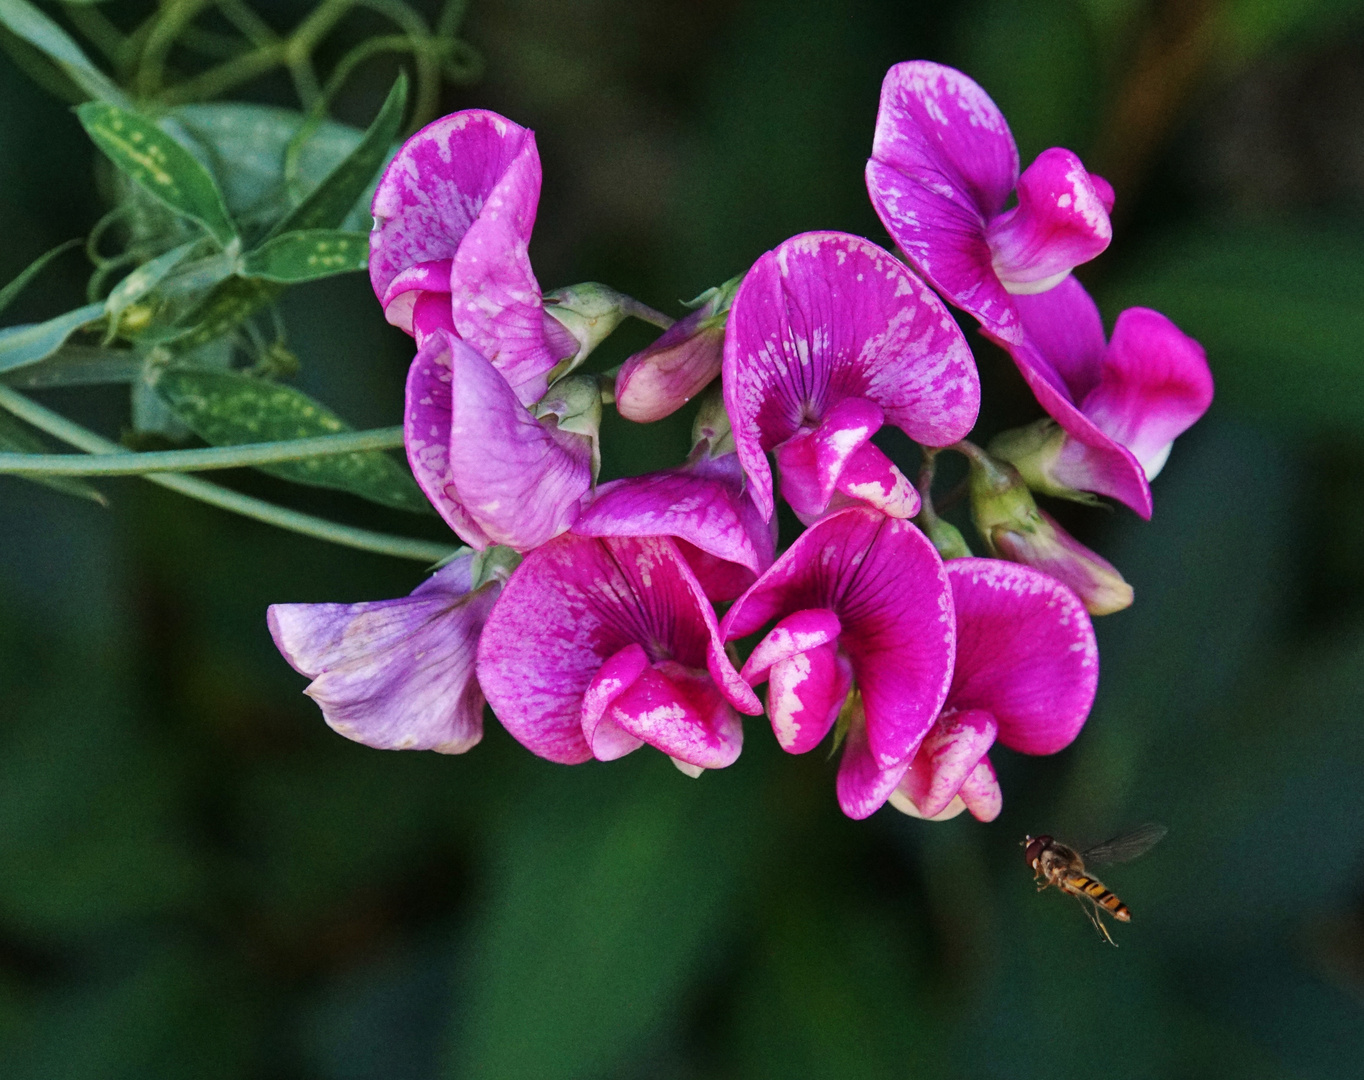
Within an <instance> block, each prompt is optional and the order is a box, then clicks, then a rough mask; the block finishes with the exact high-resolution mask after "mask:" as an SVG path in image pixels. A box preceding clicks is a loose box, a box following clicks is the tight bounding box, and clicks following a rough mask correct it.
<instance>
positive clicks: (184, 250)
mask: <svg viewBox="0 0 1364 1080" xmlns="http://www.w3.org/2000/svg"><path fill="white" fill-rule="evenodd" d="M199 243H200V241H198V240H191V241H189V242H188V243H186V244H181V245H180V246H179V247H177V248H171V250H170V251H167V252H166V253H165V254H163V255H158V256H157V257H156V258H154V259H152V260H151V261H150V262H145V263H143V264H142V265H141V266H139V267H138V268H137V269H136V270H134V271H133V272H132V273H131V274H129V275H128V276H127V277H125V278H124V279H123V280H122V281H120V282H119V283H118V284H117V285H115V286H114V288H113V290H112V291H111V292H110V293H109V295H108V296H107V297H105V298H104V312H105V314H106V315H107V316H108V317H109V326H108V329H107V330H106V331H105V334H104V344H106V345H108V344H109V343H110V342H111V341H113V340H114V338H115V337H116V336H118V333H119V330H120V329H121V328H120V326H119V322H120V320H121V319H122V318H123V314H124V312H126V311H127V310H128V309H129V308H130V307H132V306H133V305H134V304H136V303H137V302H138V301H139V300H141V299H142V298H143V297H144V296H146V295H147V294H148V293H149V292H151V291H152V290H153V289H155V288H156V287H157V286H158V285H160V284H161V282H162V281H164V280H165V278H166V275H167V274H169V273H170V272H171V271H172V270H174V269H175V268H176V267H177V266H179V265H180V264H181V263H182V262H184V261H185V259H186V258H188V256H189V254H190V252H191V251H193V250H194V249H195V247H197V246H198V245H199ZM122 329H125V330H127V331H128V332H129V335H130V336H132V335H134V334H136V331H137V329H139V327H128V328H122Z"/></svg>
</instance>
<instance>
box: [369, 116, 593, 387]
mask: <svg viewBox="0 0 1364 1080" xmlns="http://www.w3.org/2000/svg"><path fill="white" fill-rule="evenodd" d="M539 201H540V155H539V152H538V151H537V149H536V146H535V134H534V132H532V131H530V130H529V129H527V128H524V127H522V126H521V125H520V124H515V123H513V122H512V121H510V120H508V119H506V118H505V117H503V116H499V115H498V114H497V113H494V112H489V111H487V110H486V109H466V110H465V111H463V112H457V113H452V114H451V115H449V116H444V117H442V118H441V119H439V120H436V121H433V122H432V123H430V124H427V125H426V127H424V128H422V129H421V130H420V131H418V132H417V133H416V134H415V135H413V136H412V137H411V138H410V139H408V140H407V142H405V143H404V144H403V145H402V147H401V148H400V149H399V151H398V153H397V155H396V156H395V157H394V159H393V161H392V162H391V163H390V164H389V166H388V168H387V169H385V170H384V174H383V176H382V177H380V179H379V185H378V187H377V188H376V189H375V192H374V202H373V205H372V211H373V214H374V230H373V232H371V233H370V256H369V275H370V282H371V283H372V284H373V286H374V292H375V295H376V296H378V297H379V301H380V303H382V304H383V306H384V317H385V318H386V319H387V320H388V321H389V322H390V323H392V324H393V325H394V326H397V327H400V328H401V329H403V330H405V331H407V332H408V333H409V334H412V335H413V336H414V337H415V338H416V339H417V344H418V346H421V345H422V344H423V343H424V342H425V340H426V338H427V336H428V335H429V334H431V333H432V332H434V331H437V330H446V331H451V330H452V331H454V332H456V333H457V334H458V335H459V336H460V337H461V338H463V339H464V340H465V341H467V342H468V343H469V344H470V345H472V346H473V347H474V348H475V349H477V350H478V351H479V352H481V353H482V354H483V355H484V356H485V357H486V358H487V359H488V360H489V361H491V363H492V364H493V366H494V367H496V368H497V369H498V370H499V371H501V372H502V374H503V375H504V376H505V377H506V380H507V382H508V384H509V385H510V386H511V387H512V390H513V392H514V393H515V395H516V397H517V398H518V399H519V400H520V401H521V402H522V403H523V404H530V403H531V402H533V401H537V400H538V399H539V398H540V397H541V396H542V395H543V394H544V392H545V390H546V387H547V385H548V384H547V379H546V376H547V374H548V372H549V371H550V370H551V369H552V368H553V367H554V366H555V365H556V364H558V363H559V362H560V361H561V360H564V359H566V358H568V357H571V356H573V355H574V354H575V352H577V351H578V347H579V346H578V342H577V340H576V339H575V338H574V336H573V335H572V334H571V333H569V331H568V330H566V329H565V328H564V327H563V326H562V325H561V324H560V323H559V321H558V320H556V319H554V318H553V317H552V316H551V315H550V314H549V313H548V312H547V311H546V310H545V306H544V301H543V298H542V296H541V293H540V285H539V283H538V282H537V281H536V280H535V274H534V273H533V271H532V270H531V266H530V256H529V253H528V250H527V248H528V245H529V243H530V234H531V230H532V228H533V227H534V225H535V211H536V207H537V205H538V203H539Z"/></svg>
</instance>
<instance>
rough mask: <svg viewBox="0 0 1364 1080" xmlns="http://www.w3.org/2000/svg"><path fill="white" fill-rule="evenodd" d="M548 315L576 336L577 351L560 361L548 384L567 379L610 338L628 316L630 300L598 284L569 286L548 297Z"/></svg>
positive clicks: (586, 283)
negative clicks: (563, 377) (561, 378)
mask: <svg viewBox="0 0 1364 1080" xmlns="http://www.w3.org/2000/svg"><path fill="white" fill-rule="evenodd" d="M544 299H545V314H546V315H549V316H550V317H551V318H553V319H554V320H555V321H556V322H558V323H559V325H561V326H562V327H563V328H564V329H565V330H567V331H568V332H569V333H570V334H571V335H573V340H574V341H576V342H577V343H578V349H577V351H576V352H575V353H574V354H573V355H572V356H569V357H566V358H565V359H563V360H561V361H560V362H559V363H558V364H557V365H556V366H555V367H554V369H553V370H552V371H550V373H549V381H550V382H553V381H554V380H555V379H557V378H559V377H561V376H563V375H567V374H568V373H569V372H570V371H572V370H573V369H574V368H576V367H577V366H578V365H579V364H581V363H582V362H583V361H584V360H586V359H587V357H588V355H589V354H590V353H591V352H592V350H593V349H595V348H596V347H597V346H598V345H600V344H601V343H602V342H603V341H605V340H606V339H607V338H608V337H610V335H611V332H612V331H613V330H615V329H616V327H618V326H619V325H620V324H621V322H622V321H623V320H624V318H625V316H626V315H627V314H628V312H627V311H626V307H627V306H628V305H629V302H630V300H629V297H627V296H625V295H624V294H623V293H618V292H616V290H615V289H612V288H608V287H607V286H605V285H598V284H597V283H596V282H595V281H585V282H583V283H582V284H581V285H570V286H569V287H568V288H566V289H555V290H554V291H553V292H549V293H545V298H544Z"/></svg>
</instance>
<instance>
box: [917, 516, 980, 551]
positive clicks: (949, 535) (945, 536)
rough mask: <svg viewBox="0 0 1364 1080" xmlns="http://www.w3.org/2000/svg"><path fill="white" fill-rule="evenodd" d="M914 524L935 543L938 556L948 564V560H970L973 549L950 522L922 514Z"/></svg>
mask: <svg viewBox="0 0 1364 1080" xmlns="http://www.w3.org/2000/svg"><path fill="white" fill-rule="evenodd" d="M914 524H915V525H917V526H919V528H920V529H922V530H923V532H924V535H925V536H927V537H928V538H929V539H930V540H932V541H933V546H934V547H935V548H937V549H938V554H939V555H940V556H941V557H942V559H943V561H944V562H946V561H947V560H948V559H969V558H970V557H971V548H970V546H969V545H968V544H967V543H966V537H964V536H962V534H961V530H960V529H958V528H957V527H956V526H955V525H953V524H952V523H951V522H950V521H944V520H943V519H942V518H940V517H938V515H937V514H934V513H928V514H925V513H922V512H921V513H920V514H919V516H918V517H916V518H915V519H914Z"/></svg>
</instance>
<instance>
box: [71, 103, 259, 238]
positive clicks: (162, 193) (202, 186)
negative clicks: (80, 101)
mask: <svg viewBox="0 0 1364 1080" xmlns="http://www.w3.org/2000/svg"><path fill="white" fill-rule="evenodd" d="M76 115H77V116H79V117H80V121H81V123H82V124H83V125H84V127H85V130H86V132H87V133H88V134H89V135H90V138H91V139H92V140H93V141H94V143H95V145H96V146H98V147H99V148H100V149H101V150H102V151H104V153H105V155H106V156H107V157H108V158H109V160H110V161H112V162H113V163H114V164H115V165H116V166H117V167H118V168H119V170H121V171H122V172H123V173H124V174H125V175H127V177H128V178H129V179H130V180H132V181H133V182H134V183H135V184H137V185H138V186H139V187H140V188H142V189H143V190H144V191H146V192H147V193H148V194H149V195H151V196H152V197H153V198H154V199H156V200H157V201H158V202H160V203H162V204H163V205H164V206H166V207H167V208H168V209H169V210H171V211H172V212H174V213H176V214H179V215H181V216H182V217H187V218H190V219H192V220H194V221H197V222H198V223H199V224H200V225H202V226H203V227H204V228H205V229H206V230H208V233H209V235H211V236H212V237H213V239H215V240H216V241H217V242H218V243H219V244H220V245H221V246H222V247H227V246H228V245H229V244H231V243H232V242H233V241H234V240H236V239H237V229H236V226H234V225H233V224H232V219H231V217H229V216H228V213H227V205H226V203H225V202H224V201H223V194H222V192H221V191H219V190H218V184H217V182H216V181H215V180H214V179H213V176H212V174H211V173H210V172H209V171H208V170H207V169H206V168H204V166H203V165H201V164H200V163H199V159H198V158H196V157H195V156H194V155H193V154H191V153H190V152H189V151H188V150H186V149H185V148H184V147H183V146H181V145H180V144H179V143H178V142H176V141H175V140H174V139H173V138H171V137H170V136H169V135H167V134H166V133H165V132H164V131H162V130H161V129H160V128H159V127H157V126H156V125H155V124H154V123H152V121H150V120H148V119H147V118H146V117H145V116H141V115H139V114H138V113H135V112H131V111H129V110H127V109H120V108H119V107H118V106H117V105H111V104H109V103H108V102H107V101H88V102H86V103H85V104H84V105H81V106H80V107H79V108H77V109H76Z"/></svg>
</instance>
